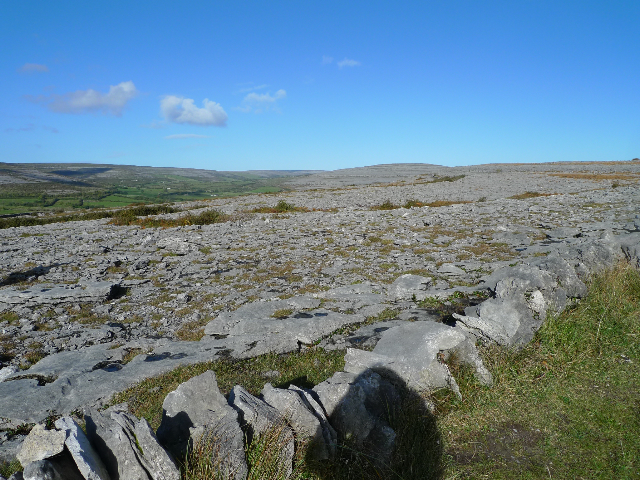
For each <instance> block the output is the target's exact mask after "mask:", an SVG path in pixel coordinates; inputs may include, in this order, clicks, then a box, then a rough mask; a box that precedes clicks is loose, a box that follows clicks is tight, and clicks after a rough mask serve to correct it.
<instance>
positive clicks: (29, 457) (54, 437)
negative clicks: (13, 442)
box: [17, 424, 65, 467]
mask: <svg viewBox="0 0 640 480" xmlns="http://www.w3.org/2000/svg"><path fill="white" fill-rule="evenodd" d="M64 441H65V434H64V432H60V431H58V430H46V429H45V428H44V426H42V425H40V424H37V425H35V426H34V427H33V428H32V429H31V432H29V435H27V438H25V440H24V443H23V444H22V448H21V449H20V452H19V453H18V456H17V458H18V461H19V462H20V464H21V465H22V466H23V467H26V466H27V465H28V464H29V463H32V462H36V461H38V460H44V459H45V458H49V457H53V456H54V455H57V454H59V453H61V452H62V451H63V450H64Z"/></svg>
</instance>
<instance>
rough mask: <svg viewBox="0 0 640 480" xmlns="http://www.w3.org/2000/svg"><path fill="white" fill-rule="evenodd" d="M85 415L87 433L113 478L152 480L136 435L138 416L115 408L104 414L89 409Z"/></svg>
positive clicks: (121, 479) (115, 479)
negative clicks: (142, 458)
mask: <svg viewBox="0 0 640 480" xmlns="http://www.w3.org/2000/svg"><path fill="white" fill-rule="evenodd" d="M84 418H85V421H86V425H87V436H88V438H89V440H90V441H91V444H92V445H93V446H94V447H95V448H96V450H97V451H98V453H99V454H100V457H101V458H102V460H103V461H104V465H105V467H106V468H107V471H108V472H109V476H110V477H111V478H112V479H113V480H151V477H150V476H149V474H148V472H147V471H146V470H145V468H144V467H143V466H142V464H141V463H140V456H141V454H140V451H139V450H138V449H137V446H136V441H135V436H134V435H132V433H133V432H132V430H133V428H134V424H135V420H134V419H132V418H131V417H130V416H128V415H127V414H125V413H123V412H118V411H114V410H106V411H105V413H104V414H102V413H100V412H98V411H97V410H89V411H88V412H87V413H85V416H84ZM123 424H124V427H123Z"/></svg>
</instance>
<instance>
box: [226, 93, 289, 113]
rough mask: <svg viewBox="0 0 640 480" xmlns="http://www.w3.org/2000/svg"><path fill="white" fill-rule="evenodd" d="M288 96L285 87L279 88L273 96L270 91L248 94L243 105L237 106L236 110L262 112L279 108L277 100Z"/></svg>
mask: <svg viewBox="0 0 640 480" xmlns="http://www.w3.org/2000/svg"><path fill="white" fill-rule="evenodd" d="M286 97H287V92H286V91H284V90H283V89H280V90H278V91H277V92H276V93H274V94H273V96H272V95H271V94H269V93H255V92H252V93H250V94H248V95H247V96H246V97H244V99H243V100H242V105H241V106H240V107H236V110H240V111H241V112H251V111H254V112H255V113H261V112H262V111H263V110H270V109H274V110H277V107H276V102H277V101H278V100H282V99H283V98H286Z"/></svg>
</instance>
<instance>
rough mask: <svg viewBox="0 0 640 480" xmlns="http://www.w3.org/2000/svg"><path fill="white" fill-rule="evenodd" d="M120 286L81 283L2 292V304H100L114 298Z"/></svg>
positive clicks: (13, 288) (4, 290)
mask: <svg viewBox="0 0 640 480" xmlns="http://www.w3.org/2000/svg"><path fill="white" fill-rule="evenodd" d="M117 289H118V284H117V283H113V282H106V281H105V282H90V281H84V282H79V283H78V284H75V285H64V286H54V287H42V286H38V285H35V286H33V287H28V288H15V287H9V288H5V289H3V290H0V303H3V302H4V303H7V304H12V305H15V304H20V305H24V306H35V305H51V304H57V303H60V302H78V301H82V302H100V301H103V300H106V299H108V298H110V297H111V296H113V295H114V294H115V293H116V292H117Z"/></svg>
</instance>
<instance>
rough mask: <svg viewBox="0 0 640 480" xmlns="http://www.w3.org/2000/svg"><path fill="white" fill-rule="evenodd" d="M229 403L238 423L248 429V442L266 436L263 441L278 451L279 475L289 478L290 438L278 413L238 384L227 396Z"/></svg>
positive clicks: (291, 438)
mask: <svg viewBox="0 0 640 480" xmlns="http://www.w3.org/2000/svg"><path fill="white" fill-rule="evenodd" d="M229 404H230V405H231V406H232V407H233V408H235V409H236V410H237V411H238V412H239V413H240V418H241V422H242V424H243V425H244V426H245V427H246V428H247V430H248V432H247V433H248V443H252V442H253V441H256V440H257V439H259V438H260V437H262V436H263V435H265V434H267V435H268V436H269V438H268V439H267V441H269V442H270V443H271V444H273V443H275V444H276V445H277V446H276V448H277V450H279V451H280V453H279V454H278V460H279V461H278V463H279V466H280V468H282V470H281V472H282V474H283V475H285V477H288V476H289V475H291V472H292V471H293V456H294V453H295V444H294V436H293V431H292V430H291V428H290V427H289V425H288V424H287V422H286V420H285V418H284V417H283V416H282V415H281V414H280V412H279V411H278V410H277V409H275V408H274V407H273V406H272V405H269V404H267V403H265V402H264V401H263V400H261V399H259V398H256V397H254V396H253V395H251V394H250V393H249V392H247V391H246V390H245V389H244V388H242V387H241V386H239V385H236V386H235V387H233V389H232V390H231V392H230V393H229Z"/></svg>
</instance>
